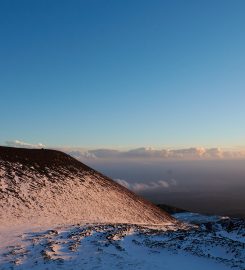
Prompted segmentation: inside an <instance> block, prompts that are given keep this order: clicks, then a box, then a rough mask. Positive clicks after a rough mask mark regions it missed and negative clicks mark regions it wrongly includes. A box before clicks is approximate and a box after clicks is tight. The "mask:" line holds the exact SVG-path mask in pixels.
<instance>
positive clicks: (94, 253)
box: [0, 213, 245, 270]
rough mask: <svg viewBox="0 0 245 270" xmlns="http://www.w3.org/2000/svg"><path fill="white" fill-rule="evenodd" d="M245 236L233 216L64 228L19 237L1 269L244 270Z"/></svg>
mask: <svg viewBox="0 0 245 270" xmlns="http://www.w3.org/2000/svg"><path fill="white" fill-rule="evenodd" d="M187 215H188V214H187ZM190 215H191V213H190ZM231 223H232V226H231ZM244 236H245V226H244V221H242V220H233V221H231V220H230V219H220V220H219V221H215V222H213V223H211V222H210V223H203V224H202V225H201V226H199V227H197V226H195V225H194V226H189V228H187V227H185V228H179V227H178V228H177V227H176V226H173V225H172V226H165V227H164V229H159V228H158V229H154V228H148V227H144V226H139V225H129V224H86V225H79V224H76V225H73V226H60V227H57V228H54V229H52V230H51V229H50V230H44V231H37V232H28V233H24V234H21V235H19V241H18V242H17V244H15V245H10V246H7V247H5V248H2V251H1V257H2V259H1V264H0V265H1V266H0V269H1V270H10V269H23V270H25V269H37V270H38V269H50V270H51V269H66V270H68V269H74V270H76V269H77V270H78V269H79V270H80V269H167V270H177V269H183V270H187V269H201V270H202V269H215V270H219V269H220V270H221V269H223V270H225V269H239V270H242V269H244V267H245V241H244V240H245V239H244V238H245V237H244Z"/></svg>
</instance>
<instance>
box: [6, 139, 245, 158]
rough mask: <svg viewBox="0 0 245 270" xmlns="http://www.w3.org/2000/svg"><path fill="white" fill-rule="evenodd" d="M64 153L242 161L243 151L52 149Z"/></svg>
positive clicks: (15, 144)
mask: <svg viewBox="0 0 245 270" xmlns="http://www.w3.org/2000/svg"><path fill="white" fill-rule="evenodd" d="M5 144H6V145H7V146H12V147H23V148H44V147H45V145H44V144H42V143H38V144H31V143H27V142H23V141H20V140H14V141H6V142H5ZM54 148H56V149H57V150H61V151H64V152H66V153H67V154H69V155H71V156H73V157H75V158H76V159H78V160H81V161H86V160H122V159H124V160H125V159H127V160H130V159H132V160H141V159H142V160H144V159H148V160H149V159H151V160H154V159H155V160H205V159H244V158H245V151H244V150H240V151H239V150H233V151H232V150H224V149H221V148H218V147H217V148H204V147H191V148H182V149H153V148H150V147H149V148H146V147H142V148H136V149H130V150H127V151H119V150H116V149H92V150H87V149H84V148H79V147H77V148H73V147H64V148H62V147H52V149H54Z"/></svg>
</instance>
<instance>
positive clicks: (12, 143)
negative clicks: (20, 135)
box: [5, 140, 45, 148]
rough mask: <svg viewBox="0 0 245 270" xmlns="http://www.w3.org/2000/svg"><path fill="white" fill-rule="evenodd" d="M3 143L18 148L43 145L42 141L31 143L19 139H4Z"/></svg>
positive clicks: (40, 146)
mask: <svg viewBox="0 0 245 270" xmlns="http://www.w3.org/2000/svg"><path fill="white" fill-rule="evenodd" d="M5 144H6V145H7V146H11V147H20V148H44V147H45V145H44V144H42V143H38V144H31V143H27V142H23V141H19V140H14V141H6V142H5Z"/></svg>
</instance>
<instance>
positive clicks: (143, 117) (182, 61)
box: [0, 0, 245, 147]
mask: <svg viewBox="0 0 245 270" xmlns="http://www.w3.org/2000/svg"><path fill="white" fill-rule="evenodd" d="M244 14H245V1H243V0H241V1H239V0H235V1H233V0H230V1H225V0H211V1H208V0H205V1H204V0H203V1H200V0H193V1H190V0H186V1H182V0H180V1H175V0H171V1H170V0H169V1H162V0H161V1H154V0H153V1H144V0H140V1H136V0H130V1H125V0H124V1H103V0H97V1H96V0H87V1H82V0H80V1H75V0H72V1H62V0H57V1H55V0H48V1H47V0H42V1H33V0H28V1H27V0H22V1H19V0H15V1H13V0H1V2H0V94H1V95H0V115H1V118H0V119H1V122H0V124H1V126H0V129H1V132H0V143H1V144H3V143H4V142H5V141H7V140H13V139H18V140H24V141H27V142H30V143H36V142H42V143H44V144H46V145H70V146H85V147H138V146H149V145H151V146H161V147H165V146H175V147H183V146H184V147H185V146H200V145H202V146H223V147H231V146H242V145H244V138H245V105H244V104H245V16H244Z"/></svg>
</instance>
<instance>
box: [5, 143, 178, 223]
mask: <svg viewBox="0 0 245 270" xmlns="http://www.w3.org/2000/svg"><path fill="white" fill-rule="evenodd" d="M75 222H80V223H81V222H84V223H94V222H100V223H131V224H174V223H176V221H175V219H174V218H172V217H171V216H170V215H168V214H167V213H166V212H164V211H162V210H161V209H159V208H158V207H156V206H154V205H153V204H151V203H149V202H148V201H146V200H144V199H142V198H140V197H138V196H137V195H135V194H134V193H132V192H130V191H129V190H127V189H126V188H124V187H122V186H120V185H119V184H117V183H115V182H114V181H113V180H111V179H109V178H108V177H106V176H104V175H102V174H100V173H99V172H97V171H95V170H93V169H91V168H89V167H87V166H86V165H84V164H82V163H81V162H79V161H77V160H76V159H74V158H72V157H70V156H68V155H66V154H64V153H62V152H59V151H54V150H45V149H21V148H11V147H0V227H1V226H2V227H4V226H6V225H7V226H12V225H18V224H22V225H23V224H39V225H44V224H45V225H48V224H52V225H53V224H59V223H63V224H73V223H75Z"/></svg>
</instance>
